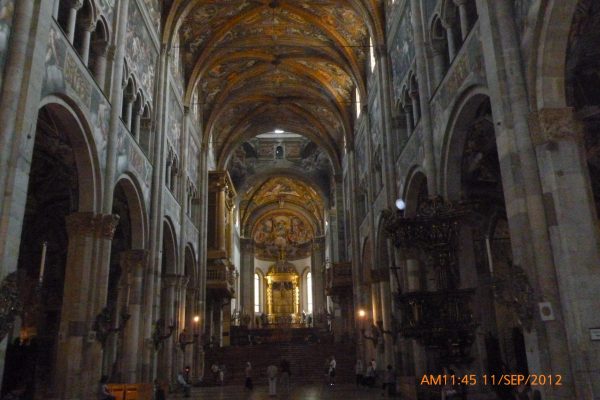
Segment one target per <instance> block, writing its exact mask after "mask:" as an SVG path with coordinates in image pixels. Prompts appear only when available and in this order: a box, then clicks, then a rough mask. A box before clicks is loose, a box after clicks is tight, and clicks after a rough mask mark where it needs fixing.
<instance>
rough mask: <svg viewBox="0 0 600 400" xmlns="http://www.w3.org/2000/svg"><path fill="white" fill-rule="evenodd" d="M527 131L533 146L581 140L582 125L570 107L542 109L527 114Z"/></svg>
mask: <svg viewBox="0 0 600 400" xmlns="http://www.w3.org/2000/svg"><path fill="white" fill-rule="evenodd" d="M529 129H530V131H531V132H530V133H531V138H532V140H533V143H534V145H541V144H548V143H556V142H560V141H565V140H568V141H575V142H581V141H582V140H583V132H584V127H583V123H582V122H581V121H580V120H578V119H577V116H576V115H575V111H574V109H573V108H572V107H563V108H542V109H541V110H538V111H533V112H531V113H530V114H529Z"/></svg>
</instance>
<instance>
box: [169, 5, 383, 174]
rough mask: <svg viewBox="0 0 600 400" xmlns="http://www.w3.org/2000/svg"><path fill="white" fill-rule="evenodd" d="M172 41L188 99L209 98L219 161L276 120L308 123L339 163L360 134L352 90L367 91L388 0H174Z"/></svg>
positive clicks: (307, 129) (206, 114)
mask: <svg viewBox="0 0 600 400" xmlns="http://www.w3.org/2000/svg"><path fill="white" fill-rule="evenodd" d="M166 6H167V8H168V14H167V18H166V21H165V35H164V37H163V41H164V43H165V44H171V43H172V42H173V38H174V36H175V35H178V36H179V37H178V39H179V42H180V43H181V49H180V53H181V54H182V57H183V61H184V71H185V77H186V85H187V89H186V96H185V98H186V102H187V103H188V104H189V103H190V99H191V98H192V97H193V95H194V93H195V91H197V93H198V98H199V99H200V103H201V115H202V123H203V126H202V128H203V132H204V141H208V140H210V141H212V142H213V144H214V149H215V152H216V155H217V159H218V160H219V164H220V165H225V163H226V160H227V159H228V157H229V155H230V154H231V152H232V151H233V150H234V149H235V148H236V147H237V145H239V144H240V143H241V142H243V141H244V140H246V139H248V138H250V137H253V136H255V135H257V134H258V133H261V132H265V131H266V130H268V129H274V128H279V129H285V130H290V131H295V132H298V133H301V134H302V135H304V136H306V137H308V138H310V139H311V140H313V141H314V142H315V143H317V144H319V145H320V146H321V147H322V148H323V149H325V151H327V153H328V154H329V156H330V158H331V159H332V160H333V163H334V164H339V159H340V156H341V152H342V150H341V149H342V148H343V147H342V146H343V144H344V142H346V143H352V137H351V132H352V120H353V118H352V110H353V107H352V106H353V103H354V91H355V89H358V91H359V92H360V93H361V97H362V98H365V93H366V84H365V78H364V77H365V57H366V55H367V54H368V52H369V47H368V46H369V37H370V36H371V37H372V38H373V40H374V42H375V43H376V44H381V43H383V40H382V38H383V30H382V24H381V19H382V15H381V14H382V13H381V8H382V5H381V1H380V0H192V1H190V0H188V1H184V0H173V1H171V2H170V3H169V4H166Z"/></svg>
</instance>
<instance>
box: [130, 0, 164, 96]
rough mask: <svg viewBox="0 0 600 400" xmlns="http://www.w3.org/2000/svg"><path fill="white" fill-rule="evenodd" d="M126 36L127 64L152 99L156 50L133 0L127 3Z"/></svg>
mask: <svg viewBox="0 0 600 400" xmlns="http://www.w3.org/2000/svg"><path fill="white" fill-rule="evenodd" d="M126 37H127V40H126V43H127V45H126V46H127V51H126V57H125V58H126V59H127V65H129V66H130V68H131V69H132V70H133V71H134V72H135V75H136V76H137V78H138V80H139V81H140V83H141V87H142V88H143V90H144V92H145V95H146V97H147V98H148V99H150V100H152V98H153V96H154V77H155V74H156V63H157V60H158V52H157V50H156V48H155V47H154V44H153V43H154V41H153V40H152V38H151V36H150V33H149V32H148V29H147V28H146V23H145V22H144V19H143V18H142V14H141V12H140V10H139V9H138V6H137V2H135V1H133V2H131V3H129V19H128V23H127V35H126Z"/></svg>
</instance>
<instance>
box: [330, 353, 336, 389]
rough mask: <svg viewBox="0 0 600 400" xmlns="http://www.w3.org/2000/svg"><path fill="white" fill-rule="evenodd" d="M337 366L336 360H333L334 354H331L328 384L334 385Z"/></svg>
mask: <svg viewBox="0 0 600 400" xmlns="http://www.w3.org/2000/svg"><path fill="white" fill-rule="evenodd" d="M336 368H337V362H336V361H335V356H331V361H329V385H330V386H333V385H335V369H336Z"/></svg>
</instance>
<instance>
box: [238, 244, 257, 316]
mask: <svg viewBox="0 0 600 400" xmlns="http://www.w3.org/2000/svg"><path fill="white" fill-rule="evenodd" d="M240 248H241V252H242V254H241V257H240V260H241V265H240V273H241V275H240V280H241V292H242V293H241V303H242V304H241V309H242V310H244V313H246V314H247V315H249V316H251V317H252V319H251V320H250V324H251V325H254V243H253V240H252V239H251V238H240Z"/></svg>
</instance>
